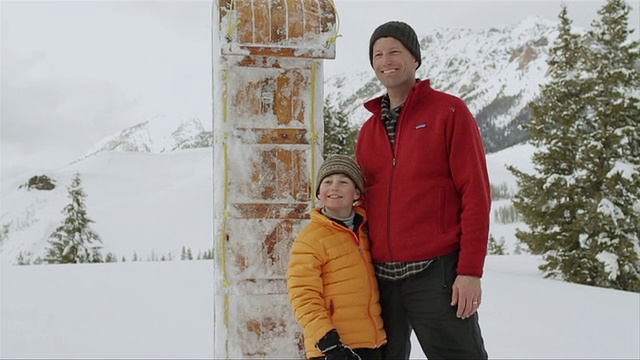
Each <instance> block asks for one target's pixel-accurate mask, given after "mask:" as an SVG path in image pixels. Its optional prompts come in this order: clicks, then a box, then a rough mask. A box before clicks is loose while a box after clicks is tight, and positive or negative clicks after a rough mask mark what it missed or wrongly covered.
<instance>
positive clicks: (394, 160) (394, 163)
mask: <svg viewBox="0 0 640 360" xmlns="http://www.w3.org/2000/svg"><path fill="white" fill-rule="evenodd" d="M393 166H394V167H395V166H396V158H395V157H394V158H393Z"/></svg>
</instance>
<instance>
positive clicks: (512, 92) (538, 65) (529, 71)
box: [325, 16, 581, 152]
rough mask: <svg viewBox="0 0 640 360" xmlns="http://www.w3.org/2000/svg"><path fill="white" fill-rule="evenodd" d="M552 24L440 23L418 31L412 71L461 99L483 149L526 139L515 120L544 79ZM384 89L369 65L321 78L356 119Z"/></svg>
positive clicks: (536, 20) (524, 116)
mask: <svg viewBox="0 0 640 360" xmlns="http://www.w3.org/2000/svg"><path fill="white" fill-rule="evenodd" d="M556 26H557V24H556V23H555V22H552V21H549V20H546V19H544V18H541V17H538V16H532V17H529V18H526V19H524V20H523V21H521V22H520V23H517V24H513V25H505V26H498V27H494V28H490V29H487V30H481V31H472V30H469V29H454V28H443V29H437V30H435V31H433V32H431V33H430V34H429V35H427V36H420V34H418V35H419V37H420V44H421V49H422V65H421V66H420V68H418V72H417V76H418V77H419V78H421V79H430V80H431V83H432V86H433V87H434V89H437V90H441V91H445V92H449V93H451V94H454V95H456V96H459V97H461V98H462V99H463V100H465V102H466V103H467V105H468V106H469V109H470V110H471V112H472V113H473V114H474V115H475V116H476V120H477V121H478V123H479V125H480V128H481V130H482V134H483V137H484V141H485V146H486V148H487V151H488V152H495V151H497V150H500V149H504V148H507V147H509V146H512V145H514V144H517V143H520V142H522V141H523V140H525V133H524V132H523V131H522V130H521V129H520V128H519V125H520V124H522V123H525V122H527V121H528V120H529V117H530V112H529V109H528V103H529V102H531V101H532V100H534V99H535V97H536V96H537V94H538V88H539V85H540V84H543V83H545V82H546V81H547V79H546V77H545V74H546V73H547V64H546V61H547V57H548V54H549V48H550V47H551V46H552V45H553V42H554V40H555V39H556V37H557V30H556ZM575 31H576V32H578V31H581V30H580V29H576V30H575ZM383 93H384V88H383V86H382V85H381V84H380V82H379V81H378V80H377V79H376V77H375V74H374V73H373V70H372V69H371V68H367V69H361V70H359V71H357V72H345V73H341V74H338V75H336V76H333V77H330V78H328V79H326V80H325V95H326V96H328V97H330V99H331V101H332V103H333V104H336V105H337V106H338V107H339V108H341V109H344V110H345V111H346V113H347V114H349V118H350V119H352V121H353V122H354V123H355V124H362V122H364V121H365V120H366V119H367V117H368V112H367V111H366V110H365V109H364V108H363V107H362V103H363V102H364V101H366V100H368V99H370V98H372V97H375V96H378V95H382V94H383Z"/></svg>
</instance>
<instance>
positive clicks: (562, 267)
mask: <svg viewBox="0 0 640 360" xmlns="http://www.w3.org/2000/svg"><path fill="white" fill-rule="evenodd" d="M612 3H620V2H619V1H610V2H609V3H608V4H607V6H605V8H604V9H606V8H607V7H611V8H610V9H609V10H607V11H606V13H610V12H612V11H613V8H616V7H615V6H613V7H612V6H611V4H612ZM615 11H618V10H615ZM627 14H628V11H627ZM600 15H601V16H602V17H603V18H602V19H605V18H607V17H608V16H605V15H604V13H603V12H602V11H601V12H600ZM559 18H560V24H559V36H558V38H557V40H556V42H555V43H554V45H553V47H552V48H551V49H550V60H549V68H550V74H549V75H550V81H549V83H548V84H547V85H544V86H541V96H540V98H539V100H537V101H536V102H534V103H532V104H531V108H532V119H531V122H530V124H528V125H527V126H526V129H527V130H528V131H529V133H530V138H531V142H532V143H533V144H534V145H536V147H537V148H538V150H537V151H536V152H535V154H534V156H533V164H534V167H535V170H536V173H535V174H526V173H524V172H522V171H519V170H517V169H516V168H515V167H510V170H511V171H512V172H513V173H514V174H515V175H516V177H517V179H518V185H519V188H520V189H519V192H518V193H517V194H516V196H515V197H514V206H515V207H516V209H517V210H518V211H519V212H520V214H522V217H523V220H524V222H525V223H526V224H527V225H528V226H529V230H528V231H521V230H518V231H517V232H516V236H517V237H518V239H519V240H520V241H522V242H523V243H524V244H526V245H527V246H528V247H529V248H530V250H531V252H532V253H533V254H542V255H543V256H544V260H545V264H543V265H542V266H541V269H542V270H543V271H544V272H545V273H546V275H547V276H557V277H560V278H563V279H565V280H567V281H571V282H577V283H582V284H588V285H597V286H604V287H614V288H620V289H628V290H630V289H638V287H637V279H638V261H637V259H638V251H637V249H638V224H639V223H638V214H637V211H636V212H634V210H633V204H638V192H637V189H638V186H637V184H638V182H637V171H638V170H637V169H638V161H637V158H638V156H637V151H636V152H635V155H632V154H633V151H632V148H633V146H630V144H631V143H632V140H633V139H632V138H631V137H630V135H631V136H637V134H638V128H637V126H638V125H637V124H638V122H637V119H638V118H640V117H639V116H638V112H637V102H634V101H632V100H628V101H627V100H620V99H629V96H630V95H629V94H633V88H632V87H629V84H631V82H628V83H626V85H627V86H626V87H625V86H622V85H621V84H618V85H615V86H611V85H607V84H606V83H607V82H608V80H606V79H607V76H606V75H605V74H606V73H607V71H613V73H616V74H618V72H622V73H627V74H628V73H629V72H634V71H633V65H632V64H633V63H634V62H635V60H634V61H631V62H630V63H624V64H623V62H618V63H616V64H615V65H614V64H613V63H611V62H609V63H607V61H606V59H605V58H606V57H607V56H611V57H622V56H623V53H626V54H627V56H629V57H630V58H633V57H634V56H631V55H633V54H636V55H637V45H635V47H632V48H626V49H623V48H622V47H617V48H616V47H614V46H604V45H598V46H595V47H594V46H593V45H591V46H589V47H585V46H584V45H583V44H586V43H588V41H587V40H586V39H585V38H584V37H580V36H578V35H576V34H572V33H571V21H570V20H569V18H568V17H567V8H566V6H563V8H562V11H561V13H560V15H559ZM624 18H625V17H624V16H617V17H616V19H617V20H616V21H617V22H616V24H618V26H622V27H624V28H625V29H626V21H622V20H623V19H624ZM594 26H595V27H596V29H597V28H598V24H597V22H596V24H594ZM625 34H628V33H625ZM612 36H613V33H612V31H611V30H606V31H602V32H601V34H600V37H602V40H598V36H597V35H596V34H594V33H593V32H591V33H590V38H591V41H592V42H593V41H595V42H596V43H597V42H599V41H604V39H608V40H610V39H611V37H612ZM618 41H619V44H622V43H625V42H627V43H628V41H626V38H625V39H624V40H623V39H622V37H620V38H619V39H618ZM594 48H595V49H596V50H595V51H596V52H602V51H603V49H605V48H606V52H609V53H611V52H616V53H617V55H615V56H614V55H612V54H607V55H605V54H597V53H594V50H592V49H594ZM634 49H635V50H634ZM635 59H637V56H635ZM622 65H626V66H627V67H626V68H625V67H623V66H622ZM629 65H631V67H630V68H629V67H628V66H629ZM636 75H637V74H636ZM628 78H633V76H629V77H628ZM635 84H636V85H635V86H636V89H637V82H636V83H635ZM613 88H615V89H616V90H617V92H615V96H617V97H618V98H617V99H614V98H611V97H608V96H607V95H606V94H604V93H603V89H607V90H606V91H613ZM636 94H637V91H636ZM611 103H614V104H618V103H622V104H626V107H625V106H622V107H621V109H616V110H613V109H611V107H612V106H611V105H610V104H611ZM630 114H635V118H633V119H636V120H635V125H633V121H630V119H632V117H631V118H630V117H629V115H630ZM629 126H631V127H632V128H634V127H635V129H634V131H629ZM624 134H627V135H624ZM636 144H637V142H636ZM622 154H629V155H622ZM634 157H635V160H634ZM620 164H628V166H627V167H624V166H623V167H624V168H629V169H632V170H630V172H631V173H633V172H634V171H635V173H636V175H630V176H626V177H625V176H624V174H623V173H622V172H621V171H617V170H616V166H619V165H620ZM633 169H635V170H633ZM633 176H635V179H636V180H635V181H636V186H632V185H633ZM634 244H635V245H634ZM623 279H626V280H623Z"/></svg>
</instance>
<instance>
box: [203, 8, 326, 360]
mask: <svg viewBox="0 0 640 360" xmlns="http://www.w3.org/2000/svg"><path fill="white" fill-rule="evenodd" d="M212 19H213V27H212V41H213V53H212V59H213V69H212V71H213V74H212V78H213V139H214V161H213V168H214V184H215V188H214V199H213V201H214V219H213V220H214V236H215V237H214V264H215V265H214V272H215V277H214V278H215V284H214V286H215V301H214V314H215V318H214V326H215V332H214V333H215V335H214V336H215V339H214V343H215V350H214V353H215V358H219V359H224V358H227V359H228V358H303V357H304V346H303V342H302V335H301V329H300V327H299V326H298V324H297V322H296V320H295V318H294V316H293V312H292V310H291V307H290V305H289V301H288V297H287V286H286V278H285V272H286V266H287V262H288V259H289V250H290V246H291V243H292V242H293V240H294V239H295V237H296V235H297V233H298V232H299V231H300V230H301V229H302V227H303V226H304V225H306V222H307V221H308V212H309V210H310V208H311V207H312V206H313V205H314V204H315V199H314V195H313V191H312V189H313V188H314V185H315V184H314V181H315V179H314V175H315V172H316V170H317V168H318V167H319V166H320V163H321V161H322V138H323V130H324V129H323V113H322V107H323V88H322V86H323V75H322V60H323V59H333V58H334V57H335V42H334V40H335V38H336V33H337V27H336V10H335V6H334V5H333V3H332V1H330V0H297V1H292V0H262V1H260V0H253V1H233V0H214V2H213V6H212Z"/></svg>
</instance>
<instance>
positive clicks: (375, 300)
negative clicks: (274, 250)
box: [287, 207, 387, 358]
mask: <svg viewBox="0 0 640 360" xmlns="http://www.w3.org/2000/svg"><path fill="white" fill-rule="evenodd" d="M354 210H355V211H356V213H357V214H359V215H361V216H362V217H363V218H364V220H363V222H362V223H361V224H360V225H359V226H358V229H356V231H357V233H358V235H356V232H353V231H350V230H349V229H347V228H345V227H344V226H341V225H339V224H337V223H336V222H334V221H332V220H331V219H329V218H328V217H326V216H324V215H323V214H322V213H320V209H319V208H318V209H314V210H312V211H311V223H309V224H308V225H307V226H306V227H305V228H304V229H303V230H302V231H301V232H300V234H299V235H298V238H297V239H296V240H295V242H294V243H293V246H292V248H291V259H290V260H289V267H288V269H287V286H288V287H289V300H290V302H291V306H292V308H293V311H294V314H295V316H296V318H297V319H298V322H299V323H300V325H302V327H303V328H304V345H305V348H306V353H307V358H311V357H319V356H323V354H322V353H321V352H320V350H318V349H317V348H316V343H317V342H318V341H319V340H320V339H321V338H322V337H323V336H324V335H325V334H326V333H327V332H329V331H330V330H331V329H336V330H337V331H338V334H339V335H340V338H341V340H342V342H343V343H344V344H346V345H348V346H349V347H351V348H353V349H356V348H377V347H380V346H382V345H384V344H385V343H386V342H387V336H386V333H385V332H384V329H383V327H382V316H381V314H380V312H381V309H380V303H379V294H378V283H377V281H376V277H375V272H374V269H373V265H372V263H371V253H370V252H369V238H368V237H367V232H366V231H365V230H364V229H366V213H365V211H364V209H362V208H361V207H354Z"/></svg>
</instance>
